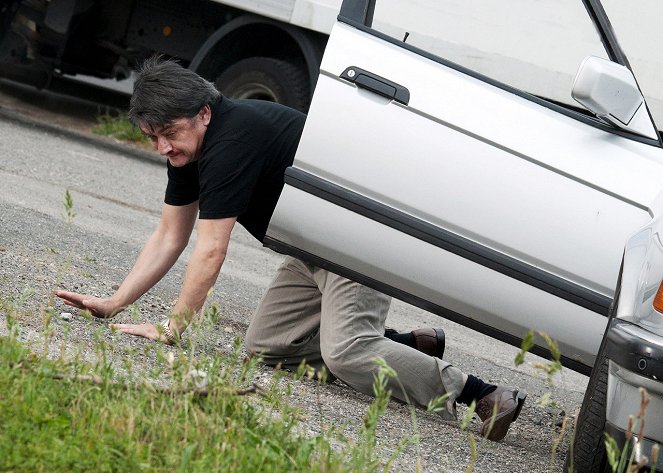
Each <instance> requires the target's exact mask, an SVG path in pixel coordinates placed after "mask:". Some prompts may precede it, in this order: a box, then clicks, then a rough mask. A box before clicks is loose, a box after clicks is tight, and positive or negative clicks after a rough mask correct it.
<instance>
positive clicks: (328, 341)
mask: <svg viewBox="0 0 663 473" xmlns="http://www.w3.org/2000/svg"><path fill="white" fill-rule="evenodd" d="M390 303H391V298H390V297H388V296H386V295H384V294H381V293H379V292H377V291H375V290H373V289H370V288H368V287H366V286H363V285H361V284H358V283H356V282H353V281H350V280H349V279H345V278H342V277H340V276H338V275H336V274H334V273H330V272H329V271H326V270H324V269H320V268H318V267H316V266H313V265H310V264H307V263H304V262H302V261H300V260H298V259H295V258H291V257H288V258H286V260H285V261H284V263H283V264H282V265H281V267H280V268H279V269H278V271H277V273H276V277H275V278H274V281H272V283H271V285H270V286H269V288H268V289H267V292H266V293H265V295H264V297H263V299H262V301H261V302H260V305H259V306H258V309H257V311H256V313H255V315H254V316H253V318H252V320H251V323H250V324H249V328H248V331H247V333H246V347H247V349H248V350H249V351H252V352H256V353H260V354H262V356H263V359H264V360H265V363H267V364H269V365H277V364H281V365H282V366H283V367H284V368H288V369H295V368H296V367H297V366H299V364H300V363H301V361H302V360H306V363H308V364H309V365H311V366H313V367H315V368H316V369H319V368H321V367H323V366H326V368H327V370H328V371H329V372H331V373H332V374H333V375H334V376H336V377H337V378H339V379H341V380H342V381H343V382H345V383H346V384H348V385H350V386H352V387H353V388H355V389H356V390H357V391H360V392H362V393H366V394H369V395H372V394H373V388H372V385H373V375H374V374H375V373H376V372H377V366H376V365H375V364H374V363H373V359H374V358H376V357H381V358H383V359H384V360H385V361H386V362H387V364H388V365H389V366H390V367H391V368H393V369H394V370H395V371H396V373H397V374H398V379H399V381H400V383H401V384H402V385H403V388H404V390H405V393H404V392H403V391H402V390H401V388H400V386H399V384H398V381H396V380H391V381H390V383H389V388H390V389H391V390H392V393H393V395H394V396H395V397H396V398H398V399H401V400H406V395H407V399H409V400H410V401H411V402H414V403H416V404H418V405H420V406H426V405H427V404H428V402H429V401H430V400H432V399H434V398H436V397H438V396H440V395H442V394H444V393H447V392H448V393H449V401H448V403H447V411H448V412H446V413H444V414H443V415H444V416H445V417H447V418H450V417H453V416H454V415H455V410H454V409H453V405H454V400H455V399H456V397H458V396H459V395H460V392H461V390H462V388H463V378H462V373H461V371H460V370H459V369H458V368H455V367H453V366H451V365H450V364H449V363H447V362H445V361H442V360H440V359H438V358H434V357H431V356H428V355H425V354H423V353H421V352H419V351H417V350H415V349H414V348H411V347H408V346H406V345H403V344H400V343H396V342H394V341H392V340H389V339H388V338H385V337H384V325H385V320H386V318H387V312H388V311H389V305H390Z"/></svg>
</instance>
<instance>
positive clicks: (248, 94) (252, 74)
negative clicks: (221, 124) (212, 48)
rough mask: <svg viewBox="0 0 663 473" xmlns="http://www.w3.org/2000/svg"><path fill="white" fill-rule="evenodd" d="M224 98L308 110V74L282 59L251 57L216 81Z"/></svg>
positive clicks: (222, 74)
mask: <svg viewBox="0 0 663 473" xmlns="http://www.w3.org/2000/svg"><path fill="white" fill-rule="evenodd" d="M216 87H217V88H218V89H219V90H220V91H221V93H222V94H223V95H225V96H226V97H229V98H235V99H259V100H268V101H270V102H277V103H280V104H283V105H287V106H288V107H292V108H295V109H297V110H301V111H306V110H308V106H309V102H310V96H309V85H308V74H307V73H306V72H305V71H303V70H302V69H301V68H299V67H297V66H295V65H294V64H291V63H289V62H286V61H282V60H280V59H273V58H268V57H252V58H248V59H242V60H241V61H238V62H236V63H235V64H233V65H232V66H230V67H228V68H227V69H226V70H224V71H223V72H222V73H221V74H220V75H219V77H218V78H217V79H216Z"/></svg>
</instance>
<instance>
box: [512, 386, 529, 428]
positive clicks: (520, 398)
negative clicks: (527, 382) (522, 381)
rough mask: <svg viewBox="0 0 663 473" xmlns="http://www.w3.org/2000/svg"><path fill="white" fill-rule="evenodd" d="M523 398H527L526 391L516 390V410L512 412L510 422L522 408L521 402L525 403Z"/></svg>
mask: <svg viewBox="0 0 663 473" xmlns="http://www.w3.org/2000/svg"><path fill="white" fill-rule="evenodd" d="M525 399H527V393H526V392H523V391H518V392H517V393H516V400H517V401H518V406H517V407H516V412H514V413H513V419H511V422H515V421H516V419H517V418H518V416H519V415H520V411H521V410H522V408H523V404H525Z"/></svg>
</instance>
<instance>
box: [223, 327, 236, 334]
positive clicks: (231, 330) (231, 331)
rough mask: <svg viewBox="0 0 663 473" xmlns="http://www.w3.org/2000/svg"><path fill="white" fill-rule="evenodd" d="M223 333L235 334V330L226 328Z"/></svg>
mask: <svg viewBox="0 0 663 473" xmlns="http://www.w3.org/2000/svg"><path fill="white" fill-rule="evenodd" d="M223 331H224V332H226V333H233V332H234V330H233V328H232V327H225V328H224V329H223Z"/></svg>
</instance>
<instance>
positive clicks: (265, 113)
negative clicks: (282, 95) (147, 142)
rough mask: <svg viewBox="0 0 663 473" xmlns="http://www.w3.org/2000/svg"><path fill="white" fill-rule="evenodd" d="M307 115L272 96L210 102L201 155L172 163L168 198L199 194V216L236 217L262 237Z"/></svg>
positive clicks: (191, 198)
mask: <svg viewBox="0 0 663 473" xmlns="http://www.w3.org/2000/svg"><path fill="white" fill-rule="evenodd" d="M305 118H306V115H304V114H303V113H301V112H298V111H296V110H293V109H290V108H288V107H285V106H283V105H279V104H275V103H272V102H265V101H262V100H231V99H228V98H225V97H222V99H221V100H220V101H219V102H218V103H217V104H215V105H214V106H212V119H211V121H210V123H209V126H208V127H207V132H206V133H205V138H204V140H203V146H202V150H201V154H200V158H199V159H198V160H197V161H194V162H193V163H189V164H187V165H185V166H182V167H179V168H176V167H174V166H171V165H170V163H168V186H167V187H166V198H165V202H166V204H169V205H187V204H190V203H192V202H195V201H196V200H199V203H198V205H199V217H200V218H201V219H218V218H226V217H237V221H238V222H239V223H241V224H242V225H243V226H244V227H245V228H246V229H247V230H248V231H249V232H250V233H251V234H252V235H253V236H254V237H256V238H257V239H258V240H259V241H262V239H263V238H264V236H265V232H266V231H267V226H268V224H269V220H270V218H271V217H272V213H273V212H274V208H275V207H276V202H277V200H278V198H279V196H280V194H281V190H282V189H283V179H284V173H285V169H286V168H287V167H288V166H290V165H292V161H293V159H294V157H295V151H297V145H298V144H299V138H300V137H301V134H302V130H303V128H304V121H305Z"/></svg>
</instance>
